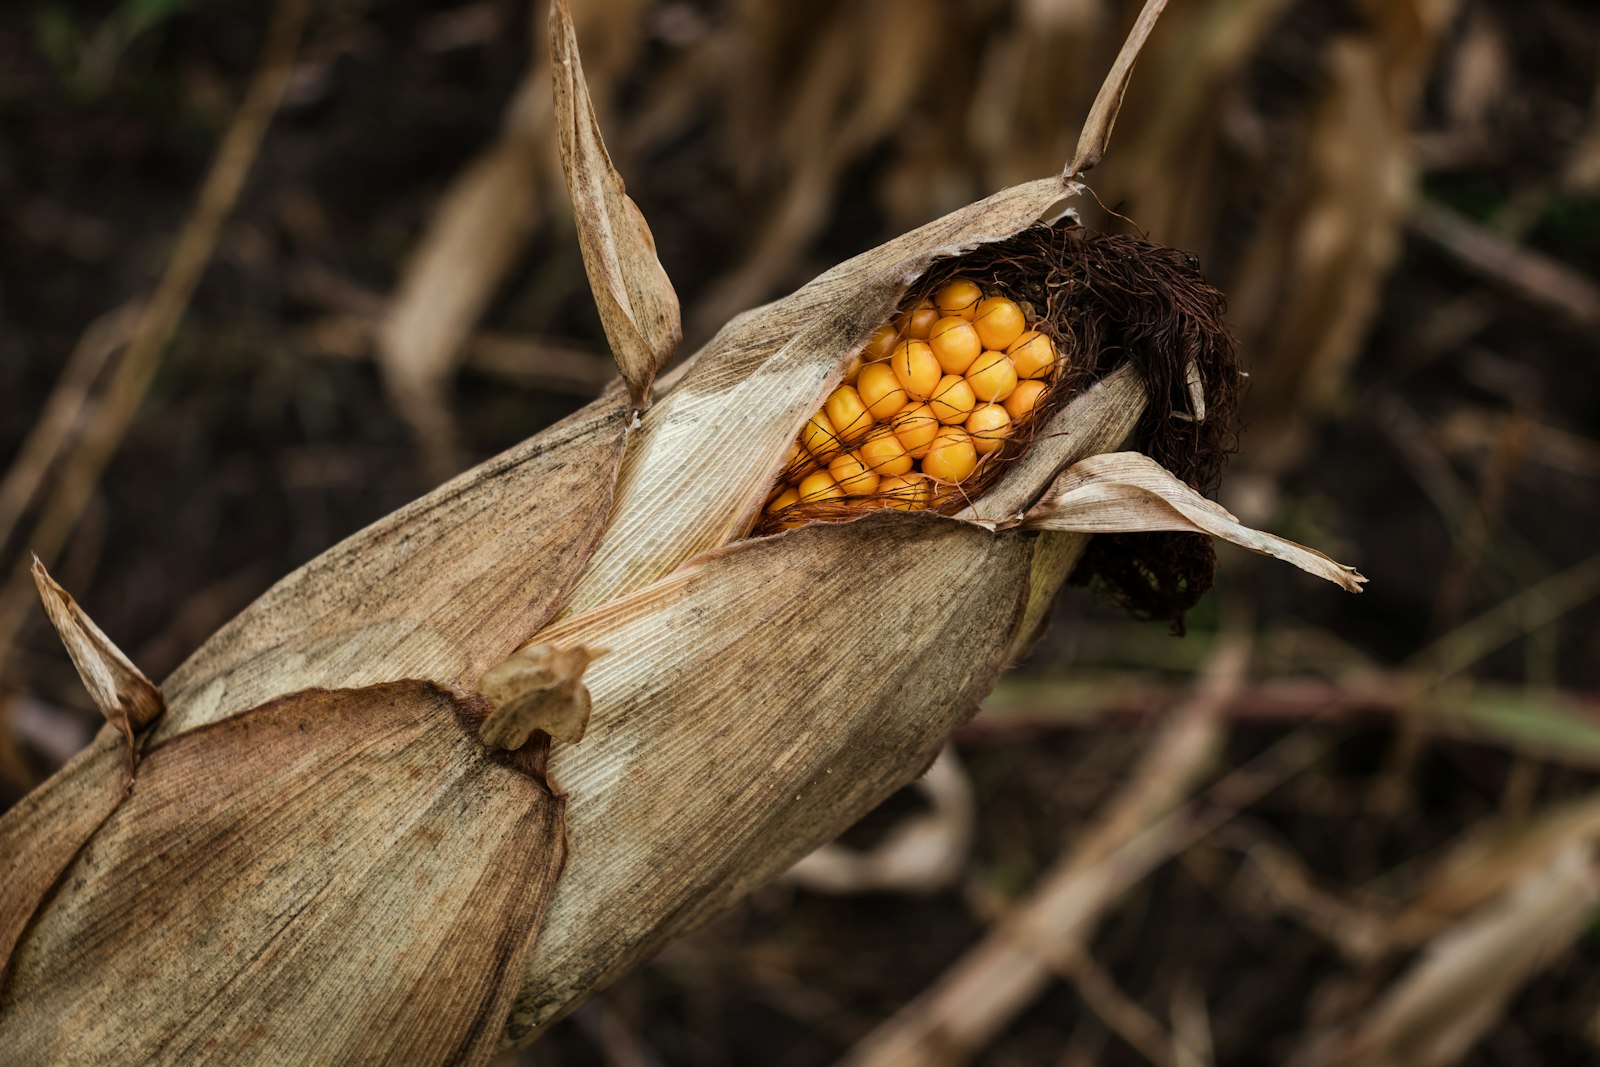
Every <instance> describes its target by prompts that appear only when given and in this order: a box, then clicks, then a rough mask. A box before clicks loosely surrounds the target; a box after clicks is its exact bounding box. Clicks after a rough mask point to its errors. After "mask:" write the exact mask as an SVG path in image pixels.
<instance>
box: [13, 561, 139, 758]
mask: <svg viewBox="0 0 1600 1067" xmlns="http://www.w3.org/2000/svg"><path fill="white" fill-rule="evenodd" d="M33 582H34V584H35V585H36V586H38V587H39V600H40V601H41V602H42V603H43V604H44V611H45V614H46V615H48V616H50V625H52V626H54V627H55V628H56V634H57V635H58V636H59V637H60V638H61V643H62V644H64V645H66V646H67V655H69V656H71V657H72V665H73V666H74V667H76V668H78V677H79V678H81V679H83V687H84V688H85V689H87V690H88V691H89V698H90V699H91V700H93V701H94V706H95V707H97V708H99V709H100V714H102V715H104V716H105V717H106V721H107V722H109V723H110V724H111V725H112V726H114V727H116V729H117V731H118V732H119V733H120V734H122V737H123V740H125V741H126V742H127V743H128V757H127V759H128V771H129V772H130V773H131V772H132V771H133V764H134V759H135V752H134V740H133V735H134V733H135V732H137V731H139V730H142V729H144V728H145V727H146V726H149V725H150V724H151V723H152V722H154V721H155V720H156V719H157V718H158V717H159V716H160V715H161V713H162V711H164V710H165V705H164V704H163V703H162V700H161V691H160V690H159V689H157V688H156V687H155V683H153V682H151V681H150V679H148V678H146V677H145V676H144V673H143V672H142V671H140V670H139V668H138V667H135V666H134V665H133V663H132V662H131V661H130V660H129V659H128V657H127V656H125V655H123V654H122V650H121V649H120V648H118V647H117V646H116V645H114V644H112V642H111V638H109V637H107V636H106V635H105V633H104V632H103V631H102V630H101V629H100V627H98V626H96V625H95V624H94V620H93V619H91V618H89V616H88V615H87V614H86V613H85V612H84V610H83V609H82V608H80V607H79V606H78V602H77V601H75V600H73V599H72V597H71V596H69V595H68V593H67V591H66V590H65V589H63V588H61V586H59V585H57V584H56V581H55V579H54V578H51V577H50V574H49V572H48V571H46V570H45V569H44V564H43V563H41V562H40V561H39V560H38V559H35V560H34V561H33Z"/></svg>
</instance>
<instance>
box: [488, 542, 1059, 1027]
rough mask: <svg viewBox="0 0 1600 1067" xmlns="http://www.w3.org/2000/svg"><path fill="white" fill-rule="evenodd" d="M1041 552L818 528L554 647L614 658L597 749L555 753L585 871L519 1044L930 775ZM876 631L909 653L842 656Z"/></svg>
mask: <svg viewBox="0 0 1600 1067" xmlns="http://www.w3.org/2000/svg"><path fill="white" fill-rule="evenodd" d="M1032 545H1033V539H1032V538H1026V537H1016V536H1005V535H999V536H997V535H995V534H991V533H989V532H988V531H986V530H983V529H981V528H978V527H976V526H973V525H970V524H967V523H961V522H956V521H954V520H950V519H946V518H942V517H940V516H935V515H929V514H927V513H923V514H904V513H900V512H892V511H885V512H879V513H876V514H875V515H871V516H869V517H868V518H866V519H863V520H862V521H859V522H854V523H847V524H838V525H830V524H812V525H808V526H806V527H805V528H802V529H798V530H794V531H792V532H790V533H787V534H785V535H784V536H782V537H778V538H762V539H757V540H752V541H745V542H741V543H739V544H736V545H733V546H731V547H728V548H724V549H721V550H719V551H717V552H714V553H712V554H710V555H709V556H707V557H704V558H702V559H700V560H697V561H696V562H694V563H692V564H691V565H689V566H687V567H683V568H681V569H679V570H678V571H677V572H676V573H674V574H673V575H671V576H670V577H668V578H665V579H663V580H662V581H660V582H657V583H655V584H654V585H651V586H648V587H646V588H644V589H640V590H637V591H635V592H634V593H631V594H628V595H626V596H623V597H620V598H617V599H614V600H612V601H610V602H608V603H607V604H605V605H604V606H602V607H599V608H596V609H593V610H591V611H588V612H585V613H582V614H579V615H576V616H573V617H572V618H569V619H566V620H563V621H561V622H559V623H556V624H555V625H554V626H552V627H550V628H549V629H547V630H545V631H544V632H543V633H541V634H540V635H539V638H538V640H539V641H540V642H542V643H548V644H553V645H558V646H565V645H573V644H584V645H587V644H594V645H603V646H604V647H606V648H608V649H610V650H611V651H610V653H609V654H608V655H606V656H604V657H602V658H601V659H599V660H596V661H595V663H594V665H593V666H591V667H590V668H589V671H588V673H587V674H586V675H585V681H586V683H587V684H588V686H589V689H590V691H591V692H592V693H593V696H594V708H595V712H594V718H593V721H592V722H591V724H590V728H589V736H588V737H587V738H586V739H585V741H584V742H583V743H582V744H580V745H574V746H567V745H556V746H554V747H553V749H552V751H551V755H550V776H551V780H552V782H553V783H554V784H555V785H556V786H557V787H558V788H560V789H561V790H563V791H565V792H566V793H567V795H568V815H569V818H568V824H567V825H568V833H569V835H570V840H571V847H572V853H571V862H570V863H569V864H568V867H567V870H566V872H565V873H564V874H563V875H562V882H561V886H560V890H559V892H558V894H557V897H558V899H557V900H556V902H555V904H554V905H553V907H552V910H551V912H550V915H549V917H548V919H547V921H546V923H545V928H544V931H543V933H542V934H541V935H540V938H539V945H538V948H537V950H536V952H535V955H534V958H533V960H532V966H531V968H530V970H529V972H528V981H527V984H526V985H525V986H524V988H523V991H522V994H521V995H520V997H519V998H518V1002H517V1007H516V1009H515V1011H514V1012H513V1016H512V1023H511V1029H510V1031H509V1036H510V1037H511V1038H512V1039H513V1040H518V1039H522V1038H525V1037H527V1036H528V1035H529V1034H530V1033H532V1032H533V1030H534V1029H535V1028H539V1027H542V1026H546V1025H548V1024H549V1023H550V1022H552V1021H553V1020H554V1019H555V1018H557V1017H559V1016H560V1015H562V1014H564V1013H565V1012H566V1011H568V1010H570V1009H571V1008H572V1007H573V1006H575V1005H576V1004H577V1003H578V1002H579V1001H580V1000H581V998H582V997H583V996H584V995H585V994H586V993H587V991H588V990H590V989H592V988H594V987H595V986H596V985H597V984H602V983H604V982H606V981H608V980H609V979H611V978H612V977H614V976H615V975H617V974H619V973H621V972H623V971H625V970H627V969H628V968H630V967H632V966H634V965H636V964H637V963H638V962H639V961H640V960H642V959H644V958H646V957H647V956H648V955H649V954H651V953H653V952H654V951H655V950H657V949H658V948H660V947H661V946H662V945H663V944H665V943H666V942H667V941H668V940H670V939H672V938H674V937H676V936H678V935H680V934H681V933H683V932H685V931H687V930H688V929H691V928H693V927H694V926H696V925H698V924H699V923H701V922H703V921H705V920H706V919H708V918H710V917H711V916H712V915H714V914H716V913H717V912H718V911H720V910H721V909H722V908H724V907H726V906H727V905H728V904H730V903H732V902H733V901H734V900H736V899H737V898H738V897H739V896H741V895H743V894H744V893H746V892H748V891H749V890H750V889H752V888H754V887H756V886H758V885H760V884H762V883H763V882H765V881H767V880H768V879H770V878H772V877H774V876H776V875H777V874H778V873H779V872H781V871H782V870H784V869H785V868H786V867H787V866H789V865H790V864H791V863H793V862H794V861H795V860H797V859H798V858H799V857H800V856H801V855H803V854H805V853H806V852H807V851H809V850H810V849H811V848H813V847H814V846H816V845H818V844H821V843H822V842H823V841H826V840H828V839H829V838H831V837H832V836H834V835H836V834H837V833H838V832H840V831H842V830H843V829H844V828H845V827H846V826H848V825H849V824H850V823H851V822H852V821H853V820H854V819H855V818H856V813H857V812H859V811H862V810H865V808H866V807H870V806H871V805H872V804H875V803H877V802H878V800H879V799H880V798H882V797H883V796H886V795H887V794H888V793H889V792H891V791H892V790H894V789H895V788H897V787H898V786H899V785H901V784H903V783H904V782H906V781H908V780H909V779H910V778H912V777H913V776H915V775H916V774H918V773H919V772H920V771H921V770H922V769H923V768H924V767H925V766H926V765H927V764H928V763H929V762H930V761H931V760H932V759H933V757H934V755H935V754H936V752H937V751H938V747H939V745H940V743H941V741H942V739H943V738H944V736H945V734H946V733H947V732H948V731H949V729H950V727H951V726H952V725H954V724H955V723H956V722H958V721H960V720H962V719H965V718H966V717H968V716H969V715H971V713H972V712H973V711H974V710H975V708H976V705H977V701H978V699H979V698H980V697H981V696H982V695H983V694H984V693H986V692H987V691H988V689H989V688H990V686H991V685H992V684H993V682H994V681H995V678H996V677H997V675H998V673H999V671H1000V669H1001V667H1002V666H1003V665H1004V663H1005V661H1006V658H1007V653H1008V648H1009V644H1010V640H1011V634H1012V633H1013V632H1014V630H1015V628H1016V626H1017V621H1018V619H1019V618H1020V617H1021V613H1022V609H1023V601H1024V598H1025V594H1026V589H1027V575H1028V570H1029V566H1030V559H1031V556H1032ZM802 619H803V620H804V626H803V627H801V626H796V624H795V623H796V620H802ZM863 627H868V628H871V627H886V628H887V631H888V632H893V633H894V634H895V639H894V642H893V644H894V648H895V653H894V655H893V656H891V657H885V656H884V655H882V654H881V651H880V649H879V648H878V647H877V645H876V644H875V643H873V642H863V641H857V640H851V639H846V640H844V641H841V640H840V639H841V637H842V636H844V635H849V634H857V633H861V632H863ZM957 650H959V652H958V651H957ZM663 693H671V694H672V697H671V699H670V700H663V699H662V694H663ZM648 795H653V796H655V797H657V798H658V799H657V801H655V802H641V801H642V800H643V798H644V797H645V796H648ZM667 797H670V798H671V799H670V802H666V801H665V798H667Z"/></svg>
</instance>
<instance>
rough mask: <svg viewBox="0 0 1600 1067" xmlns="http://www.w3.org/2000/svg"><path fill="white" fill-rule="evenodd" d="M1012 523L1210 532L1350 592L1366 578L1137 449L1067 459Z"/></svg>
mask: <svg viewBox="0 0 1600 1067" xmlns="http://www.w3.org/2000/svg"><path fill="white" fill-rule="evenodd" d="M1016 526H1017V527H1018V528H1020V529H1024V530H1060V531H1071V532H1077V533H1150V532H1155V531H1159V530H1175V531H1183V532H1187V533H1202V534H1209V535H1210V536H1212V537H1216V538H1220V539H1221V540H1224V541H1227V542H1229V543H1230V544H1235V545H1238V546H1239V547H1241V548H1246V549H1249V550H1250V551H1251V552H1257V553H1260V554H1261V555H1263V556H1272V557H1274V558H1276V559H1281V560H1283V561H1284V562H1285V563H1292V564H1294V565H1295V566H1296V567H1299V568H1300V569H1301V570H1303V571H1305V572H1306V573H1307V574H1314V575H1316V576H1317V577H1318V578H1324V579H1326V580H1327V581H1330V582H1332V583H1334V584H1335V585H1338V586H1341V587H1343V588H1344V589H1346V590H1348V591H1349V592H1352V593H1359V592H1361V585H1362V583H1364V582H1365V581H1366V578H1365V577H1363V576H1362V575H1361V573H1360V572H1359V571H1357V570H1356V569H1355V568H1354V567H1349V566H1346V565H1345V564H1343V563H1338V562H1335V561H1334V560H1331V559H1329V558H1328V557H1327V556H1325V555H1323V554H1322V553H1321V552H1318V551H1317V550H1316V549H1314V548H1307V547H1305V546H1304V545H1298V544H1295V543H1294V542H1293V541H1288V540H1285V539H1284V538H1281V537H1276V536H1274V535H1272V534H1269V533H1262V532H1261V531H1259V530H1252V529H1250V528H1249V527H1247V526H1245V525H1243V524H1242V523H1240V522H1239V520H1238V519H1236V518H1235V517H1234V516H1233V515H1232V514H1230V513H1229V512H1228V510H1227V509H1226V508H1224V507H1223V506H1222V505H1220V504H1218V503H1216V502H1215V501H1211V500H1207V499H1206V498H1205V497H1203V496H1201V495H1200V494H1199V493H1197V492H1195V491H1194V490H1193V489H1191V488H1189V486H1187V485H1185V484H1184V483H1183V482H1181V481H1179V480H1178V479H1177V478H1174V477H1173V476H1172V475H1171V474H1169V473H1168V472H1167V471H1166V470H1164V469H1163V468H1162V467H1161V465H1160V464H1158V463H1156V462H1155V461H1154V460H1152V459H1151V458H1150V457H1149V456H1144V455H1141V454H1139V453H1138V452H1108V453H1105V454H1103V455H1098V456H1091V457H1089V458H1088V459H1085V460H1081V461H1079V462H1078V463H1076V464H1074V465H1073V466H1072V467H1071V468H1069V469H1068V470H1067V471H1066V472H1065V473H1064V474H1062V475H1061V477H1060V478H1058V479H1057V480H1056V483H1055V484H1054V485H1053V486H1051V488H1050V492H1049V493H1047V494H1046V495H1045V497H1044V499H1043V500H1041V501H1040V502H1039V503H1038V504H1037V505H1036V506H1035V507H1033V508H1032V509H1031V510H1030V511H1029V512H1028V514H1027V515H1026V516H1024V517H1023V518H1022V519H1020V520H1019V521H1018V522H1017V523H1016Z"/></svg>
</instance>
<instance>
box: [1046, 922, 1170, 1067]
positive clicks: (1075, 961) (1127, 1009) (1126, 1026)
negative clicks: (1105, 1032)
mask: <svg viewBox="0 0 1600 1067" xmlns="http://www.w3.org/2000/svg"><path fill="white" fill-rule="evenodd" d="M1056 971H1057V973H1058V974H1059V975H1060V976H1061V977H1062V978H1063V979H1065V980H1066V981H1068V982H1071V983H1072V986H1073V988H1074V989H1076V990H1077V991H1078V995H1079V996H1080V997H1082V998H1083V1002H1084V1003H1085V1004H1086V1005H1088V1007H1089V1010H1090V1011H1092V1012H1094V1013H1095V1015H1097V1016H1099V1018H1100V1021H1101V1022H1103V1023H1105V1024H1106V1026H1107V1028H1109V1029H1110V1030H1111V1031H1112V1032H1113V1033H1115V1034H1116V1035H1117V1036H1118V1037H1120V1038H1122V1040H1124V1041H1126V1042H1127V1043H1128V1045H1129V1046H1131V1047H1132V1048H1134V1049H1135V1050H1137V1051H1138V1053H1139V1055H1141V1056H1143V1057H1144V1058H1145V1059H1147V1060H1149V1061H1150V1062H1151V1063H1152V1064H1155V1065H1156V1067H1201V1061H1200V1059H1199V1057H1197V1056H1196V1055H1195V1054H1194V1053H1193V1052H1191V1051H1190V1050H1189V1049H1188V1048H1186V1047H1185V1046H1184V1045H1183V1043H1182V1042H1180V1041H1178V1040H1177V1039H1176V1037H1175V1036H1174V1035H1173V1034H1171V1033H1169V1032H1168V1031H1167V1028H1166V1027H1164V1026H1162V1025H1161V1023H1160V1021H1159V1020H1157V1019H1156V1017H1155V1016H1153V1015H1151V1014H1150V1013H1149V1012H1148V1011H1146V1010H1145V1009H1144V1007H1143V1006H1142V1005H1141V1004H1139V1002H1138V1001H1136V1000H1133V999H1132V998H1131V997H1129V996H1128V995H1127V994H1126V993H1124V992H1123V991H1122V990H1121V989H1119V988H1118V987H1117V983H1116V981H1115V979H1113V978H1112V977H1111V975H1110V974H1108V973H1106V970H1105V968H1104V967H1101V966H1100V964H1099V963H1098V962H1097V961H1096V960H1095V958H1094V957H1093V956H1091V955H1089V953H1088V951H1087V950H1086V949H1085V948H1084V947H1083V946H1082V945H1079V944H1073V945H1067V946H1064V947H1063V951H1062V954H1061V958H1060V959H1059V960H1057V961H1056Z"/></svg>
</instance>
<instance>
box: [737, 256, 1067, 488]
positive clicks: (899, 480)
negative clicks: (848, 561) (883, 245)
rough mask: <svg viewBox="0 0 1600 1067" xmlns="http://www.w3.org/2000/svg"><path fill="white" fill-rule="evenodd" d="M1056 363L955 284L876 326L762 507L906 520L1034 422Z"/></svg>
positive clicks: (1029, 332)
mask: <svg viewBox="0 0 1600 1067" xmlns="http://www.w3.org/2000/svg"><path fill="white" fill-rule="evenodd" d="M1059 364H1060V358H1059V356H1058V355H1057V353H1056V348H1055V345H1054V344H1053V343H1052V342H1051V340H1050V338H1049V337H1048V336H1047V335H1045V334H1044V333H1041V332H1040V331H1038V330H1036V329H1030V328H1029V324H1028V323H1027V321H1026V316H1025V315H1024V314H1023V311H1022V309H1021V308H1020V307H1018V306H1017V305H1016V304H1015V303H1013V302H1012V301H1010V300H1008V299H1006V298H1005V297H1003V296H999V295H997V294H985V293H984V292H983V290H982V289H981V288H980V287H979V286H978V285H977V283H975V282H972V281H968V280H966V279H957V280H955V281H951V282H948V283H946V284H945V285H943V286H941V287H940V288H939V289H938V291H936V292H935V293H934V294H933V296H932V297H931V298H929V299H926V300H923V301H922V302H920V303H918V304H917V305H916V306H914V307H912V308H909V309H908V310H906V311H904V312H902V313H901V314H900V315H899V316H898V317H897V318H895V320H894V321H893V322H892V323H889V324H887V325H884V326H881V327H879V328H878V331H877V332H876V333H874V334H873V335H872V339H871V340H869V341H868V342H867V345H866V347H865V348H863V349H862V350H861V352H859V353H858V354H857V355H856V356H855V357H854V358H853V359H852V360H851V361H850V365H849V366H848V367H847V368H846V370H845V376H844V383H843V384H842V385H840V386H839V387H838V388H837V389H835V390H834V391H833V393H832V394H830V395H829V397H828V399H827V400H826V401H825V402H824V403H823V405H822V410H821V411H818V412H817V413H816V414H815V415H813V416H811V418H810V420H809V421H808V422H807V423H806V424H805V426H804V427H803V428H802V429H801V431H800V436H799V438H798V439H797V440H796V441H795V444H794V449H793V451H792V452H791V453H790V456H789V462H788V463H787V464H786V465H785V466H784V470H783V477H782V481H781V483H780V484H779V486H778V488H777V489H776V490H775V491H774V493H773V495H772V497H771V499H770V500H769V501H768V502H767V513H768V514H771V515H774V516H776V514H777V513H778V512H780V511H783V510H784V509H785V508H789V507H793V506H795V505H797V504H812V503H817V502H821V501H838V502H841V503H855V504H861V505H864V506H877V507H891V508H898V509H900V510H903V511H913V510H917V509H920V508H926V507H929V506H931V505H932V504H933V503H934V502H935V500H936V499H938V498H939V497H940V496H941V494H942V492H943V491H944V490H948V489H949V488H950V487H952V486H959V485H961V483H963V482H966V481H968V480H970V479H971V478H972V477H973V476H974V475H975V474H976V473H977V472H978V470H979V469H980V467H981V465H982V464H983V463H984V461H985V460H986V458H987V457H989V456H991V455H993V454H994V453H996V452H998V451H999V450H1000V448H1001V447H1002V446H1003V445H1004V444H1005V442H1006V439H1007V438H1009V437H1010V436H1011V434H1012V433H1013V432H1014V431H1015V430H1016V429H1017V428H1018V427H1020V426H1022V425H1023V424H1025V423H1026V422H1027V421H1028V419H1029V418H1031V417H1032V416H1033V413H1034V409H1035V408H1036V407H1037V405H1038V404H1039V403H1040V401H1041V400H1042V399H1043V397H1044V396H1045V394H1047V393H1048V392H1049V390H1050V385H1051V382H1052V381H1053V380H1054V379H1055V376H1056V373H1057V370H1058V367H1059Z"/></svg>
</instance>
